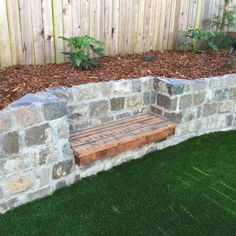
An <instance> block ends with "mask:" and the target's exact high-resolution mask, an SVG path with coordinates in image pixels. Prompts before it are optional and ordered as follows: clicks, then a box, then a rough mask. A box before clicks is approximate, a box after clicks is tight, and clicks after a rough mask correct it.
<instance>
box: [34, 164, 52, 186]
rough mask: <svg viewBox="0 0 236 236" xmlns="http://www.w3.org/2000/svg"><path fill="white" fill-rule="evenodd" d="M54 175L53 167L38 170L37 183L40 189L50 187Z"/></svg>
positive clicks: (45, 166) (43, 167) (42, 167)
mask: <svg viewBox="0 0 236 236" xmlns="http://www.w3.org/2000/svg"><path fill="white" fill-rule="evenodd" d="M51 175H52V167H51V166H47V165H43V166H41V167H38V168H37V169H36V177H37V182H38V183H39V186H40V187H45V186H48V184H49V183H50V179H51Z"/></svg>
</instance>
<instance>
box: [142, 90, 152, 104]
mask: <svg viewBox="0 0 236 236" xmlns="http://www.w3.org/2000/svg"><path fill="white" fill-rule="evenodd" d="M150 102H151V94H150V92H145V93H144V94H143V104H144V105H145V106H147V105H150Z"/></svg>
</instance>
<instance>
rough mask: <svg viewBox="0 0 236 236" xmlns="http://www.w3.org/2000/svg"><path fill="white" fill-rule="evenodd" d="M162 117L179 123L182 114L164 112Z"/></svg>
mask: <svg viewBox="0 0 236 236" xmlns="http://www.w3.org/2000/svg"><path fill="white" fill-rule="evenodd" d="M164 117H165V118H166V119H168V120H169V121H172V122H174V123H181V121H182V118H183V114H182V113H177V112H165V113H164Z"/></svg>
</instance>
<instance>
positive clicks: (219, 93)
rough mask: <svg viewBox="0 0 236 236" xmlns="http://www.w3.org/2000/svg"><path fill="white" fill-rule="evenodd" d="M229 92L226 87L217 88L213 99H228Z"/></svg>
mask: <svg viewBox="0 0 236 236" xmlns="http://www.w3.org/2000/svg"><path fill="white" fill-rule="evenodd" d="M229 93H230V90H229V89H228V88H225V89H217V90H216V91H215V96H214V98H215V100H223V99H228V98H229Z"/></svg>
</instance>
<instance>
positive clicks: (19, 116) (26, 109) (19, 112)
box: [11, 105, 40, 127]
mask: <svg viewBox="0 0 236 236" xmlns="http://www.w3.org/2000/svg"><path fill="white" fill-rule="evenodd" d="M11 112H12V114H13V117H14V118H15V120H16V123H17V125H20V126H22V127H28V126H30V125H33V124H37V123H38V122H39V121H40V118H39V113H38V111H37V109H36V108H35V107H34V106H33V105H22V106H19V107H14V108H12V109H11Z"/></svg>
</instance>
